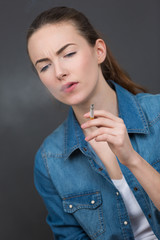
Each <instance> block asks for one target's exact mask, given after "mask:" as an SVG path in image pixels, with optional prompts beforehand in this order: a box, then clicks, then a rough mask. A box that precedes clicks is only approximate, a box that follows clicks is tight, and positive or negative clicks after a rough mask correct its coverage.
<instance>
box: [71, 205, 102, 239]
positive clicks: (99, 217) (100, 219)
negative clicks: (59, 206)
mask: <svg viewBox="0 0 160 240" xmlns="http://www.w3.org/2000/svg"><path fill="white" fill-rule="evenodd" d="M101 208H102V205H101V206H99V207H98V209H89V210H92V211H97V213H98V219H99V222H98V223H99V230H97V231H96V232H95V233H93V234H92V232H93V231H91V233H88V235H89V236H90V237H91V238H92V239H96V238H97V237H98V236H99V235H101V234H102V233H104V231H105V228H104V224H103V221H104V220H103V219H102V218H101V216H100V212H99V211H100V209H101ZM73 214H74V212H73ZM75 218H76V219H77V221H78V222H79V220H78V218H77V217H76V216H75ZM80 225H81V226H82V227H83V229H84V230H85V229H86V230H85V231H86V232H87V228H86V226H85V225H84V224H83V222H81V224H80Z"/></svg>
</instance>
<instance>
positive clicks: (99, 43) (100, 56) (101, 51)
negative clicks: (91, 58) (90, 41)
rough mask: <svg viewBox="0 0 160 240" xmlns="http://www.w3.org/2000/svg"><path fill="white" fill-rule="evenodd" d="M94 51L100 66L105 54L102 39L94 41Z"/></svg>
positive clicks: (105, 50)
mask: <svg viewBox="0 0 160 240" xmlns="http://www.w3.org/2000/svg"><path fill="white" fill-rule="evenodd" d="M95 50H96V54H97V60H98V64H101V63H102V62H103V61H104V60H105V58H106V54H107V49H106V44H105V42H104V41H103V39H97V40H96V43H95Z"/></svg>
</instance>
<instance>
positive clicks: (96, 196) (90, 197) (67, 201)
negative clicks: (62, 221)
mask: <svg viewBox="0 0 160 240" xmlns="http://www.w3.org/2000/svg"><path fill="white" fill-rule="evenodd" d="M101 204H102V198H101V194H100V192H91V193H84V194H79V195H74V196H73V195H72V196H68V197H66V198H63V208H64V211H65V212H67V213H74V212H75V211H77V210H78V209H84V208H87V209H96V208H97V207H98V206H100V205H101Z"/></svg>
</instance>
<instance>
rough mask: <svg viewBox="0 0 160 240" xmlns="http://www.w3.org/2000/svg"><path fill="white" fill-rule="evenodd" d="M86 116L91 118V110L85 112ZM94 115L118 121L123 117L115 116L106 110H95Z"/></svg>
mask: <svg viewBox="0 0 160 240" xmlns="http://www.w3.org/2000/svg"><path fill="white" fill-rule="evenodd" d="M84 117H85V118H89V117H90V112H88V113H86V114H84ZM94 117H95V118H98V117H104V118H108V119H111V120H114V121H118V122H121V120H122V119H121V118H119V117H117V116H115V115H114V114H112V113H110V112H106V111H104V110H95V111H94Z"/></svg>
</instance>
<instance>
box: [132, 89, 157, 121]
mask: <svg viewBox="0 0 160 240" xmlns="http://www.w3.org/2000/svg"><path fill="white" fill-rule="evenodd" d="M135 97H136V99H137V101H138V103H139V104H140V106H141V107H142V109H143V111H144V113H145V114H146V115H147V117H148V120H149V121H150V122H153V121H155V120H157V121H158V120H160V94H149V93H139V94H137V95H136V96H135Z"/></svg>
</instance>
